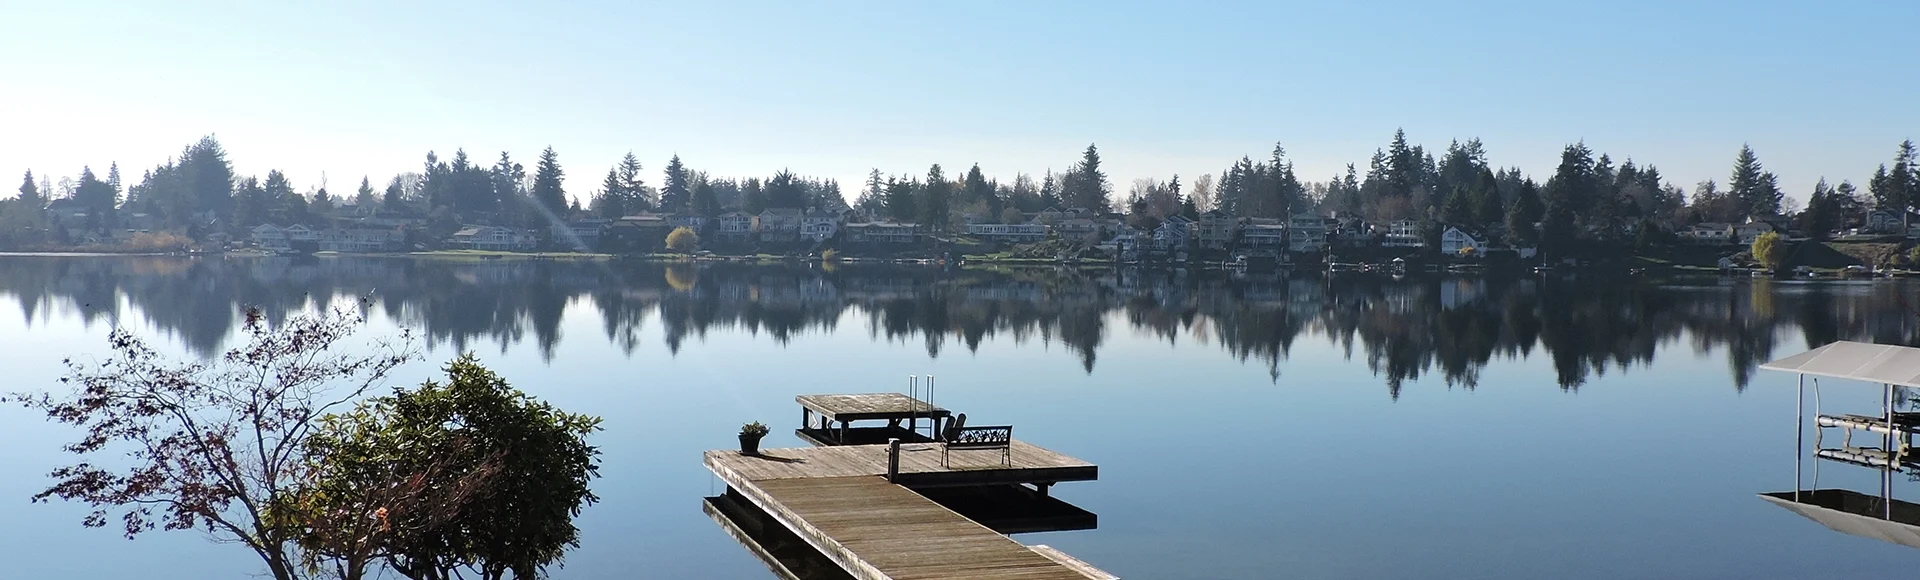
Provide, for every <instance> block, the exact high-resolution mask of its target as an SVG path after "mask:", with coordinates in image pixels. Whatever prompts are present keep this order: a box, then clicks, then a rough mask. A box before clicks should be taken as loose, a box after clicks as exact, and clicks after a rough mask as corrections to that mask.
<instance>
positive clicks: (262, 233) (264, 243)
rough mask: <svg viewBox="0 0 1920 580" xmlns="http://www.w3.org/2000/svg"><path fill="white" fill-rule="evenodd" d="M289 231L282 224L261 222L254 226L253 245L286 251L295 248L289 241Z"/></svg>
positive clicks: (268, 249)
mask: <svg viewBox="0 0 1920 580" xmlns="http://www.w3.org/2000/svg"><path fill="white" fill-rule="evenodd" d="M288 242H289V240H288V239H287V232H286V230H284V229H281V228H280V226H276V225H273V224H260V225H257V226H254V227H253V245H255V246H259V247H260V249H262V250H267V251H285V250H291V249H293V245H292V244H290V243H288Z"/></svg>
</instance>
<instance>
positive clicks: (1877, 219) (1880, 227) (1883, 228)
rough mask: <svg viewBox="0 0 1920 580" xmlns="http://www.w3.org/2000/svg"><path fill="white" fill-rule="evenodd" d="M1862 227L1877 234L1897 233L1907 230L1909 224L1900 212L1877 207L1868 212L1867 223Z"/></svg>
mask: <svg viewBox="0 0 1920 580" xmlns="http://www.w3.org/2000/svg"><path fill="white" fill-rule="evenodd" d="M1861 229H1863V230H1866V231H1867V232H1868V233H1875V234H1897V233H1901V232H1904V231H1906V229H1907V224H1906V222H1905V221H1904V220H1903V219H1901V216H1900V212H1897V211H1891V210H1884V209H1876V210H1873V211H1872V212H1869V213H1868V214H1867V223H1866V225H1865V226H1863V227H1862V228H1861Z"/></svg>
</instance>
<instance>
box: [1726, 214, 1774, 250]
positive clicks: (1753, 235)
mask: <svg viewBox="0 0 1920 580" xmlns="http://www.w3.org/2000/svg"><path fill="white" fill-rule="evenodd" d="M1778 231H1780V230H1779V229H1778V228H1775V227H1773V224H1770V223H1767V222H1763V221H1758V220H1755V221H1749V222H1747V223H1744V224H1740V225H1737V226H1733V235H1734V236H1735V237H1736V238H1738V239H1739V241H1740V245H1743V246H1745V245H1751V244H1753V241H1754V240H1757V239H1760V236H1761V234H1765V233H1767V232H1778Z"/></svg>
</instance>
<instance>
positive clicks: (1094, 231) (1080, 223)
mask: <svg viewBox="0 0 1920 580" xmlns="http://www.w3.org/2000/svg"><path fill="white" fill-rule="evenodd" d="M1053 231H1054V232H1056V233H1058V234H1060V239H1063V240H1086V239H1088V238H1100V237H1105V236H1104V235H1102V234H1103V233H1104V232H1102V231H1101V228H1100V224H1099V223H1098V222H1095V221H1093V220H1092V219H1091V218H1064V219H1061V220H1060V221H1059V222H1057V223H1055V224H1054V225H1053Z"/></svg>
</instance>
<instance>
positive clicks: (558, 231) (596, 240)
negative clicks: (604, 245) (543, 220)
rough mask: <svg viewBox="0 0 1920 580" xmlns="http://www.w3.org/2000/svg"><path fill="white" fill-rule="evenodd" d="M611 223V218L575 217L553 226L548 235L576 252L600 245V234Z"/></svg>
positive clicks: (589, 249)
mask: <svg viewBox="0 0 1920 580" xmlns="http://www.w3.org/2000/svg"><path fill="white" fill-rule="evenodd" d="M611 224H612V220H608V219H606V218H582V219H576V220H573V221H570V222H567V223H565V224H562V225H557V226H553V228H552V230H553V231H552V232H551V234H550V235H551V236H552V237H553V239H554V240H557V241H558V242H559V244H560V245H561V246H563V247H566V248H568V249H571V250H573V251H576V252H586V251H591V250H593V249H594V248H598V247H600V236H601V235H602V234H604V233H605V232H606V230H607V226H609V225H611Z"/></svg>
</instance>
